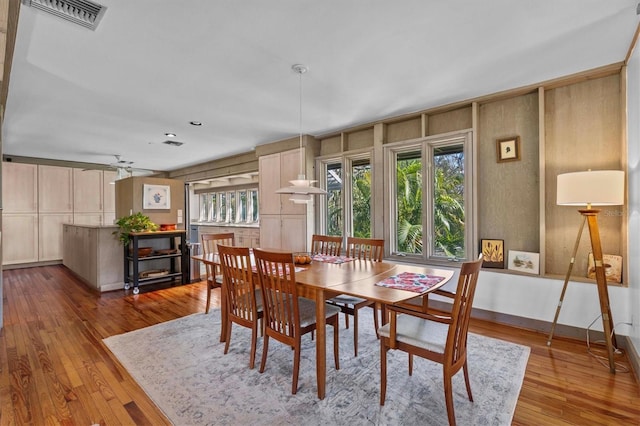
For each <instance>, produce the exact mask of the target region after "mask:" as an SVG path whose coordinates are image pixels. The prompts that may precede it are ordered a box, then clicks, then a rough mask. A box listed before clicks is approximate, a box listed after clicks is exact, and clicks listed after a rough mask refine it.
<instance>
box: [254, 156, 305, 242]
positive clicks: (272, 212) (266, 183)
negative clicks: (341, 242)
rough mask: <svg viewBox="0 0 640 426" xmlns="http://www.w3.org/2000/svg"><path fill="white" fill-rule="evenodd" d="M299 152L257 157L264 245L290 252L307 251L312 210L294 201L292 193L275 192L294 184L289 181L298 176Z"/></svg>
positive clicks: (261, 238)
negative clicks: (291, 196)
mask: <svg viewBox="0 0 640 426" xmlns="http://www.w3.org/2000/svg"><path fill="white" fill-rule="evenodd" d="M300 154H301V151H300V149H299V148H298V149H293V150H289V151H284V152H279V153H275V154H268V155H263V156H261V157H260V158H259V159H258V167H259V173H260V187H259V190H260V245H261V246H262V247H265V248H274V249H283V250H291V251H307V250H308V247H307V246H308V245H309V244H308V243H309V241H308V239H309V235H308V233H309V231H310V230H311V229H312V226H310V224H309V221H310V220H312V219H313V211H312V209H311V208H310V206H309V205H307V204H295V203H293V202H292V201H290V200H289V197H290V195H289V194H276V193H275V191H276V190H277V189H279V188H282V187H286V186H291V184H290V183H289V181H290V180H294V179H297V178H298V175H299V174H300V158H301V155H300ZM304 155H305V151H304V149H302V157H304ZM303 170H304V169H303ZM311 206H312V205H311Z"/></svg>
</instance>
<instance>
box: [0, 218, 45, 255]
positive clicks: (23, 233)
mask: <svg viewBox="0 0 640 426" xmlns="http://www.w3.org/2000/svg"><path fill="white" fill-rule="evenodd" d="M2 256H3V258H2V264H3V265H13V264H17V263H30V262H37V261H38V215H37V214H6V213H5V214H3V215H2Z"/></svg>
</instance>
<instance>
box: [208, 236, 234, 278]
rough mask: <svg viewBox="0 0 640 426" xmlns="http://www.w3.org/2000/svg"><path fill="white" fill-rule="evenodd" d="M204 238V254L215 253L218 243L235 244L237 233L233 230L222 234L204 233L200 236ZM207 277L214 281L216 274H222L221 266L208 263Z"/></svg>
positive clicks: (224, 244)
mask: <svg viewBox="0 0 640 426" xmlns="http://www.w3.org/2000/svg"><path fill="white" fill-rule="evenodd" d="M200 239H201V240H202V254H205V255H207V254H215V253H218V244H221V245H223V246H235V234H234V233H233V232H226V233H222V234H202V235H201V236H200ZM205 266H206V270H207V279H208V280H209V281H210V282H212V283H214V282H215V276H216V275H219V274H221V273H222V272H221V269H220V268H219V267H217V266H216V267H213V266H212V265H211V264H210V263H206V264H205Z"/></svg>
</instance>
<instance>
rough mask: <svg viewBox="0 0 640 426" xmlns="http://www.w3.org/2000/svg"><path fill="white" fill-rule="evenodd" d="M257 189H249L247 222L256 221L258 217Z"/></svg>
mask: <svg viewBox="0 0 640 426" xmlns="http://www.w3.org/2000/svg"><path fill="white" fill-rule="evenodd" d="M258 207H259V206H258V190H257V189H251V190H249V214H248V216H249V218H250V219H251V220H249V221H248V222H253V223H257V222H258V220H259V219H260V216H259V213H258V212H259V208H258Z"/></svg>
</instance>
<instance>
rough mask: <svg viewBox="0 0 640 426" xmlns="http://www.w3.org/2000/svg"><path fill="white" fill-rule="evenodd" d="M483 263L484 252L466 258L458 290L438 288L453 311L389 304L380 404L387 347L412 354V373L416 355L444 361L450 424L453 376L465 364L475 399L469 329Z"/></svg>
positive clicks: (382, 332)
mask: <svg viewBox="0 0 640 426" xmlns="http://www.w3.org/2000/svg"><path fill="white" fill-rule="evenodd" d="M481 266H482V255H480V256H479V257H478V259H477V260H475V261H471V262H465V263H463V264H462V267H461V268H460V277H459V279H458V286H457V289H456V292H455V293H450V292H444V291H441V292H438V294H441V295H444V296H447V297H450V298H452V299H453V304H452V307H451V312H450V313H441V312H438V313H431V312H424V311H422V310H420V309H419V307H418V310H412V309H410V308H408V307H400V306H396V305H389V306H387V310H388V311H389V313H390V315H391V318H390V322H389V323H388V324H385V325H384V326H382V327H381V328H380V329H379V330H378V332H379V334H380V405H384V400H385V396H386V392H387V351H388V350H389V349H399V350H401V351H404V352H407V353H408V354H409V375H411V374H412V373H413V356H414V355H418V356H419V357H422V358H426V359H429V360H431V361H434V362H437V363H440V364H442V368H443V380H444V397H445V402H446V405H447V416H448V418H449V424H450V425H455V424H456V418H455V413H454V409H453V395H452V388H451V378H452V377H453V376H454V375H455V374H456V373H457V372H458V371H460V369H461V368H462V370H463V373H464V381H465V384H466V386H467V394H468V395H469V401H472V402H473V396H472V395H471V386H470V385H469V372H468V368H467V333H468V331H469V319H470V317H471V308H472V305H473V296H474V293H475V290H476V284H477V282H478V275H479V274H480V267H481Z"/></svg>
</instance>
